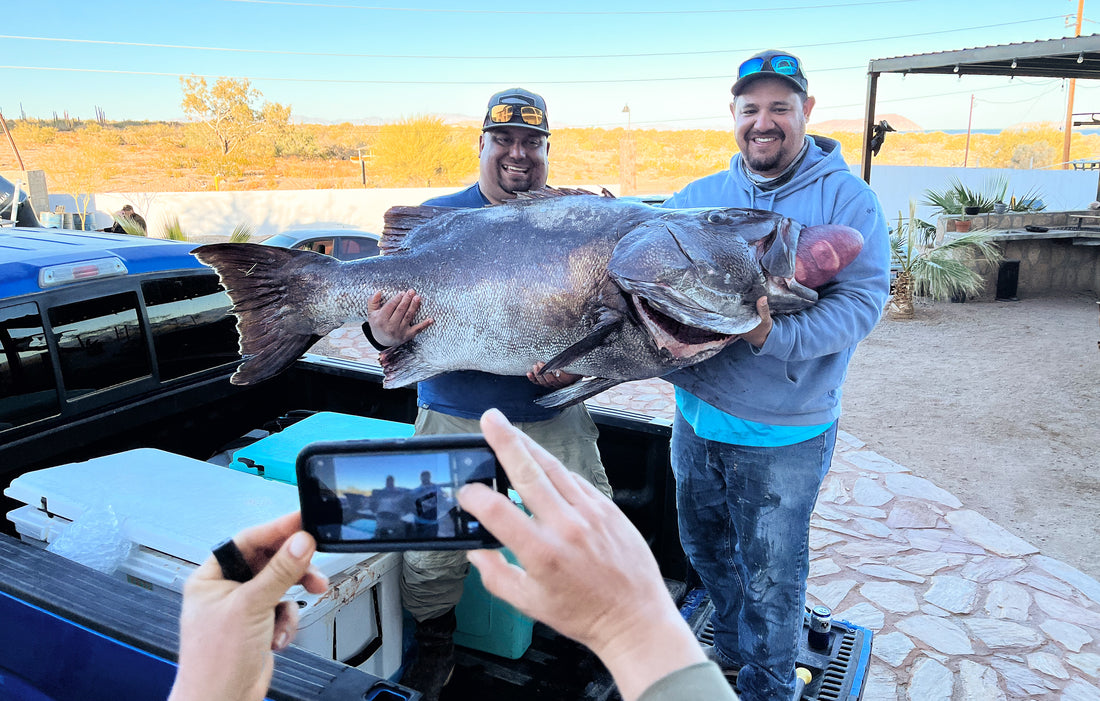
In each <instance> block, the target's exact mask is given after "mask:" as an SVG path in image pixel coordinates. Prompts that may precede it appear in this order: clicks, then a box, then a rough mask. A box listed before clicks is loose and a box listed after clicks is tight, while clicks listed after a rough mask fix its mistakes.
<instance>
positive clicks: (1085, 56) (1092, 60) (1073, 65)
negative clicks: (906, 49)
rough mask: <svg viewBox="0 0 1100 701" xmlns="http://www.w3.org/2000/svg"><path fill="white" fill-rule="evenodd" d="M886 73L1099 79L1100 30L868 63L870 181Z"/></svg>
mask: <svg viewBox="0 0 1100 701" xmlns="http://www.w3.org/2000/svg"><path fill="white" fill-rule="evenodd" d="M883 73H901V74H902V75H905V74H908V73H914V74H936V75H1007V76H1020V77H1025V78H1087V79H1092V80H1098V79H1100V34H1090V35H1088V36H1080V37H1067V38H1065V39H1049V40H1046V41H1030V42H1023V43H1019V44H1001V45H999V46H981V47H977V48H973V49H958V50H957V51H939V52H936V53H930V54H914V55H912V56H898V57H896V58H879V59H875V60H873V61H871V62H870V63H869V64H868V65H867V110H866V113H865V116H864V122H863V164H862V167H861V169H860V174H861V175H862V177H863V179H864V180H865V181H867V182H868V183H869V182H871V135H872V132H871V130H872V127H874V125H875V101H876V99H877V98H878V77H879V76H880V75H881V74H883Z"/></svg>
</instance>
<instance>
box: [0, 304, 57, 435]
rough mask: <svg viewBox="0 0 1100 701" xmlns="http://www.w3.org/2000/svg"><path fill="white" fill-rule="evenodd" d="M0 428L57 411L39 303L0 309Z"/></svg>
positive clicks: (50, 414)
mask: <svg viewBox="0 0 1100 701" xmlns="http://www.w3.org/2000/svg"><path fill="white" fill-rule="evenodd" d="M0 351H2V353H0V430H4V429H8V428H11V427H13V426H19V425H22V424H26V423H30V422H32V421H37V420H38V419H42V418H45V417H47V416H54V415H56V414H58V413H59V412H60V404H59V401H58V398H57V386H56V383H55V382H54V375H53V367H52V366H51V364H50V350H49V348H48V347H47V346H46V334H45V331H44V330H43V328H42V319H41V316H40V314H39V312H38V305H36V304H34V303H26V304H17V305H15V306H13V307H8V308H6V309H0Z"/></svg>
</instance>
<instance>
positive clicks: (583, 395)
mask: <svg viewBox="0 0 1100 701" xmlns="http://www.w3.org/2000/svg"><path fill="white" fill-rule="evenodd" d="M623 382H624V380H612V379H611V378H608V377H585V378H583V379H580V380H577V381H576V382H574V383H573V384H571V385H569V386H568V387H563V388H561V389H559V390H555V391H553V392H551V393H550V394H544V395H543V396H541V397H539V398H538V399H536V400H535V404H538V405H539V406H544V407H546V408H547V409H560V408H563V407H567V406H569V405H571V404H576V403H577V402H583V401H584V400H585V399H588V398H589V397H594V396H596V395H597V394H599V393H600V392H602V391H604V390H605V389H611V388H612V387H614V386H615V385H618V384H622V383H623Z"/></svg>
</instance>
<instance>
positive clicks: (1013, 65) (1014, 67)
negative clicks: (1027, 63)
mask: <svg viewBox="0 0 1100 701" xmlns="http://www.w3.org/2000/svg"><path fill="white" fill-rule="evenodd" d="M1012 70H1016V59H1012Z"/></svg>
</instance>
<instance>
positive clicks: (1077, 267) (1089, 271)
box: [983, 239, 1100, 299]
mask: <svg viewBox="0 0 1100 701" xmlns="http://www.w3.org/2000/svg"><path fill="white" fill-rule="evenodd" d="M1001 251H1002V252H1003V253H1004V258H1005V260H1018V261H1020V277H1019V283H1018V287H1017V293H1016V295H1017V296H1018V297H1042V296H1046V295H1055V294H1066V293H1091V294H1098V295H1100V246H1075V245H1073V242H1072V240H1071V239H1019V240H1009V241H1003V242H1001ZM983 278H984V279H985V281H986V285H985V288H986V289H985V293H984V294H983V297H987V298H989V299H992V298H993V297H994V295H995V292H996V286H997V271H995V270H994V271H992V272H991V273H988V274H984V275H983Z"/></svg>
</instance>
